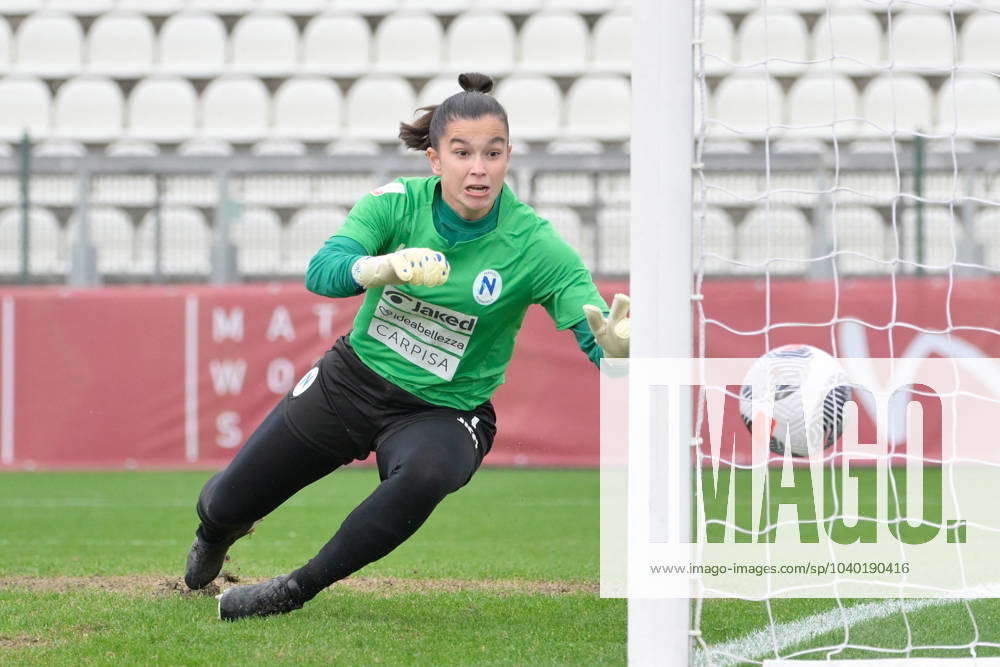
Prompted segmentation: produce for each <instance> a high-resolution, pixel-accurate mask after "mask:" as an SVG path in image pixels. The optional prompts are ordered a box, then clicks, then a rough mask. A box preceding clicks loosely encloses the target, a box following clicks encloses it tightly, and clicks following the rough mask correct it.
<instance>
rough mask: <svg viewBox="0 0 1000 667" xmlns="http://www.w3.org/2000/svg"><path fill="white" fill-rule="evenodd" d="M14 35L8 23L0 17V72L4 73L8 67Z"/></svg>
mask: <svg viewBox="0 0 1000 667" xmlns="http://www.w3.org/2000/svg"><path fill="white" fill-rule="evenodd" d="M13 42H14V36H13V34H12V33H11V31H10V24H9V23H7V20H6V19H4V18H2V17H0V74H6V73H7V71H8V70H9V69H10V57H11V51H12V50H13V46H14V45H13Z"/></svg>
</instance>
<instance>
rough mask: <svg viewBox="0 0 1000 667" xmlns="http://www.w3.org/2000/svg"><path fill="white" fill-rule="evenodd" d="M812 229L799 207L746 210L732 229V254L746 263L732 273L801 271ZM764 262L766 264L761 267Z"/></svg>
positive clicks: (807, 255)
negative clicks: (734, 251) (734, 237)
mask: <svg viewBox="0 0 1000 667" xmlns="http://www.w3.org/2000/svg"><path fill="white" fill-rule="evenodd" d="M811 240H812V232H811V230H810V228H809V222H808V221H807V220H806V216H805V215H804V214H803V213H802V211H800V210H798V209H796V208H792V207H787V206H771V207H766V206H760V207H758V208H755V209H754V210H752V211H750V212H749V213H748V214H747V216H746V218H744V220H743V222H742V223H741V224H740V225H739V227H738V228H737V230H736V256H737V259H738V260H739V261H740V262H743V263H744V264H747V265H749V266H739V265H736V266H734V267H733V269H734V273H742V274H753V275H763V274H764V271H765V268H766V270H767V271H768V272H769V273H771V274H772V275H782V274H801V273H805V272H806V271H807V268H808V264H807V263H806V262H805V261H803V260H806V259H808V258H809V257H810V248H809V246H810V242H811ZM765 262H767V266H766V267H765V265H764V264H765Z"/></svg>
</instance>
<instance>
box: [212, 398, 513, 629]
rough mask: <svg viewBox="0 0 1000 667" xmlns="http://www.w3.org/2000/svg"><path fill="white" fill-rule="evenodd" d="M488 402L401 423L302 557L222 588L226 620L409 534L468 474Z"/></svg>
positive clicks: (294, 597)
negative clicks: (284, 571) (275, 572)
mask: <svg viewBox="0 0 1000 667" xmlns="http://www.w3.org/2000/svg"><path fill="white" fill-rule="evenodd" d="M494 433H495V427H494V425H493V420H492V409H490V411H489V414H488V416H486V415H485V414H484V413H479V414H477V413H468V412H466V413H462V412H457V411H448V410H442V411H440V412H438V413H437V414H432V415H428V416H427V417H426V418H423V419H420V420H419V421H415V422H412V423H409V424H407V425H406V426H403V427H401V428H399V429H397V430H395V431H394V432H393V433H392V434H391V435H389V436H388V437H386V438H385V439H384V440H382V441H381V442H380V444H379V445H378V448H377V450H376V456H377V458H378V465H379V473H380V476H381V478H382V482H381V484H379V486H378V487H376V489H375V490H374V491H373V492H372V494H371V495H370V496H368V497H367V498H366V499H365V500H364V501H363V502H362V503H361V504H360V505H358V507H356V508H355V509H354V511H352V512H351V513H350V514H349V515H348V516H347V518H346V519H345V520H344V522H343V524H341V526H340V529H339V530H338V531H337V532H336V534H335V535H334V536H333V537H332V538H331V539H330V541H329V542H327V544H326V545H325V546H324V547H323V548H322V549H321V550H320V552H319V553H318V554H317V555H316V556H315V557H314V558H313V559H312V560H310V561H309V562H308V563H306V564H305V565H304V566H302V567H301V568H299V569H298V570H296V571H294V572H292V573H291V574H289V575H285V576H282V577H277V578H276V579H272V580H271V581H269V582H265V583H264V584H258V585H256V586H245V587H239V588H234V589H230V590H228V591H226V594H225V597H224V598H223V599H222V600H220V607H219V609H220V616H221V617H222V618H225V619H235V618H242V617H244V616H250V615H266V614H275V613H283V612H286V611H290V610H291V609H297V608H299V607H301V606H302V604H303V603H304V602H306V601H308V600H310V599H312V598H313V597H314V596H315V595H316V594H317V593H319V591H321V590H323V589H324V588H326V587H327V586H329V585H330V584H332V583H333V582H335V581H338V580H340V579H343V578H344V577H346V576H348V575H349V574H351V573H352V572H355V571H357V570H358V569H360V568H362V567H364V566H365V565H367V564H368V563H371V562H373V561H375V560H378V559H379V558H382V557H383V556H385V555H386V554H388V553H389V552H390V551H392V550H393V549H395V548H396V547H397V546H399V545H400V544H402V543H403V542H404V541H406V539H407V538H409V537H410V536H411V535H413V533H414V532H416V530H417V529H418V528H419V527H420V526H421V525H422V524H423V523H424V521H425V520H426V519H427V517H428V516H430V514H431V512H432V511H433V510H434V508H435V507H436V506H437V505H438V503H440V502H441V500H442V499H443V498H444V497H445V496H447V495H448V494H449V493H451V492H453V491H456V490H457V489H459V488H460V487H462V486H463V485H465V483H466V482H468V481H469V479H470V478H471V477H472V475H473V473H474V472H475V471H476V469H477V468H478V467H479V464H480V463H481V461H482V458H483V456H484V454H485V452H488V451H489V448H490V446H491V445H492V441H493V435H494Z"/></svg>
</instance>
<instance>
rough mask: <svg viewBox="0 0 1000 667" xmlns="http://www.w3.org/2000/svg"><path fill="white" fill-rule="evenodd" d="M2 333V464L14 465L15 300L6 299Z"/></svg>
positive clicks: (0, 421) (0, 422) (0, 418)
mask: <svg viewBox="0 0 1000 667" xmlns="http://www.w3.org/2000/svg"><path fill="white" fill-rule="evenodd" d="M0 320H2V325H0V326H2V331H0V345H2V347H0V367H2V373H3V374H2V376H0V463H3V464H4V465H8V466H9V465H11V464H12V463H14V299H13V298H11V297H9V296H8V297H4V300H3V309H2V316H0Z"/></svg>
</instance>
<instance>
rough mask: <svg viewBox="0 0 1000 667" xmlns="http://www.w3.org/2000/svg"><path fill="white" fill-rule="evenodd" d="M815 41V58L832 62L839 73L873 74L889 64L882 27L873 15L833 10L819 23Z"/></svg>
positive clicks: (813, 43) (818, 20) (823, 16)
mask: <svg viewBox="0 0 1000 667" xmlns="http://www.w3.org/2000/svg"><path fill="white" fill-rule="evenodd" d="M811 41H812V53H813V58H815V59H816V60H827V59H830V58H832V59H833V67H834V69H836V70H838V71H842V72H850V73H855V72H857V73H861V72H870V71H871V70H872V68H874V67H879V66H881V65H883V64H884V62H885V58H884V57H883V55H882V50H883V42H884V39H883V36H882V26H881V25H880V24H879V22H878V19H877V18H876V17H875V14H874V13H873V12H869V11H864V10H860V9H855V10H850V9H837V8H831V9H830V13H829V14H827V13H826V12H824V13H822V14H820V16H819V18H818V19H817V20H816V24H815V25H814V26H813V30H812V36H811Z"/></svg>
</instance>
